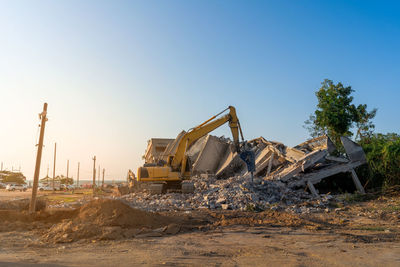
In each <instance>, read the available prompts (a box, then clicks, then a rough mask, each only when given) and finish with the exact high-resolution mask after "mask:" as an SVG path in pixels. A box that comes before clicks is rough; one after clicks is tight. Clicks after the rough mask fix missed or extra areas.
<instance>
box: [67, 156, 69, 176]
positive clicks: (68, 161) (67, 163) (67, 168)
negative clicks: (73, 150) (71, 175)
mask: <svg viewBox="0 0 400 267" xmlns="http://www.w3.org/2000/svg"><path fill="white" fill-rule="evenodd" d="M68 171H69V160H67V179H68Z"/></svg>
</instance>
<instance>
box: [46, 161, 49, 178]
mask: <svg viewBox="0 0 400 267" xmlns="http://www.w3.org/2000/svg"><path fill="white" fill-rule="evenodd" d="M46 177H49V164H47V174H46Z"/></svg>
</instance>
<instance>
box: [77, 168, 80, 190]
mask: <svg viewBox="0 0 400 267" xmlns="http://www.w3.org/2000/svg"><path fill="white" fill-rule="evenodd" d="M79 165H80V163H79V162H78V175H77V181H76V187H78V188H79Z"/></svg>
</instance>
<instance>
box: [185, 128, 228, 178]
mask: <svg viewBox="0 0 400 267" xmlns="http://www.w3.org/2000/svg"><path fill="white" fill-rule="evenodd" d="M228 147H229V144H228V143H226V142H224V141H222V140H221V139H220V138H218V137H216V136H212V135H208V136H206V138H205V141H204V145H203V146H202V149H201V151H200V153H199V156H198V157H197V159H196V161H195V162H194V164H193V168H192V173H211V174H215V173H216V171H217V168H218V166H219V163H220V161H221V159H222V157H223V156H224V155H225V152H226V150H227V149H228Z"/></svg>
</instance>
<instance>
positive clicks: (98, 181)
mask: <svg viewBox="0 0 400 267" xmlns="http://www.w3.org/2000/svg"><path fill="white" fill-rule="evenodd" d="M97 186H100V165H99V172H98V175H97Z"/></svg>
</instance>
